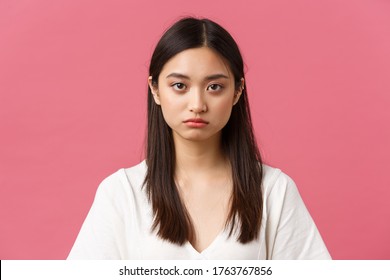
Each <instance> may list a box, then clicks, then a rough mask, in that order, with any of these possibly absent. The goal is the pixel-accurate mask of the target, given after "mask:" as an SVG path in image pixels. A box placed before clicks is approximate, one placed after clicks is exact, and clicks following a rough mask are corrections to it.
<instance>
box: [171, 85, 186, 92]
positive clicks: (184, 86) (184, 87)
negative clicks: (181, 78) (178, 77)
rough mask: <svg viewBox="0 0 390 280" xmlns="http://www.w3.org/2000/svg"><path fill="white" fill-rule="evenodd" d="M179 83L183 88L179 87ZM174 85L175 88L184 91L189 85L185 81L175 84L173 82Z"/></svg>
mask: <svg viewBox="0 0 390 280" xmlns="http://www.w3.org/2000/svg"><path fill="white" fill-rule="evenodd" d="M178 85H180V86H182V87H183V88H177V86H178ZM172 87H173V89H174V90H177V91H183V90H185V89H186V87H187V86H186V85H185V84H183V83H174V84H172Z"/></svg>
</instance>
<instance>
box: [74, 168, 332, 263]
mask: <svg viewBox="0 0 390 280" xmlns="http://www.w3.org/2000/svg"><path fill="white" fill-rule="evenodd" d="M263 166H264V169H263V170H264V171H263V172H264V175H263V184H262V190H263V199H264V201H263V204H264V205H263V206H264V207H263V217H262V223H261V228H260V233H259V236H258V238H257V239H256V240H254V241H252V242H249V243H247V244H241V243H240V242H238V241H237V240H236V238H237V235H232V236H231V237H230V238H229V237H228V233H227V231H228V229H227V230H225V231H222V232H221V233H220V234H219V235H218V236H217V237H216V238H215V239H214V241H213V242H212V243H211V244H210V245H209V247H207V248H206V249H205V250H204V251H202V252H198V251H196V250H195V249H194V248H193V247H192V245H191V244H190V243H189V242H187V243H185V244H184V245H183V246H179V245H176V244H173V243H170V242H168V241H164V240H162V239H161V238H159V237H158V236H157V235H156V233H155V232H151V225H152V222H153V212H152V207H151V204H150V203H149V202H148V199H147V196H146V191H145V188H142V183H143V181H144V178H145V174H146V168H147V166H146V163H145V161H143V162H141V163H140V164H138V165H136V166H134V167H132V168H127V169H120V170H118V171H117V172H115V173H114V174H112V175H111V176H109V177H107V178H106V179H105V180H103V182H102V183H101V184H100V186H99V188H98V190H97V192H96V196H95V200H94V202H93V205H92V207H91V209H90V211H89V213H88V215H87V218H86V219H85V221H84V224H83V225H82V228H81V230H80V233H79V235H78V237H77V239H76V242H75V244H74V246H73V248H72V250H71V252H70V254H69V256H68V259H134V260H142V259H187V260H188V259H237V260H238V259H330V255H329V253H328V251H327V249H326V247H325V244H324V242H323V241H322V239H321V236H320V234H319V232H318V230H317V228H316V226H315V224H314V222H313V220H312V218H311V217H310V214H309V213H308V211H307V209H306V207H305V205H304V203H303V201H302V199H301V197H300V195H299V192H298V190H297V187H296V185H295V183H294V182H293V180H292V179H291V178H290V177H288V176H287V175H286V174H284V173H283V172H281V171H280V170H279V169H276V168H272V167H270V166H267V165H263Z"/></svg>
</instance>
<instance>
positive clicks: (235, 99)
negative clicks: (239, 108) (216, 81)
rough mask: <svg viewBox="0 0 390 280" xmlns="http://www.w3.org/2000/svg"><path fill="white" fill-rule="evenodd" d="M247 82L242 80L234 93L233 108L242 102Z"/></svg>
mask: <svg viewBox="0 0 390 280" xmlns="http://www.w3.org/2000/svg"><path fill="white" fill-rule="evenodd" d="M244 86H245V81H244V78H241V85H240V87H239V88H238V89H237V90H236V92H235V93H234V100H233V106H234V105H236V104H237V102H238V100H240V97H241V94H242V91H243V90H244Z"/></svg>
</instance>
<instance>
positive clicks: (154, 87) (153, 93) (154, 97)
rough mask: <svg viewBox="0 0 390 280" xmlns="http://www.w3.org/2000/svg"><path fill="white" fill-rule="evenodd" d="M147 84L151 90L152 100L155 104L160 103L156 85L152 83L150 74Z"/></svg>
mask: <svg viewBox="0 0 390 280" xmlns="http://www.w3.org/2000/svg"><path fill="white" fill-rule="evenodd" d="M148 85H149V88H150V91H151V92H152V95H153V99H154V102H156V104H157V105H160V96H159V95H158V87H157V86H156V85H155V84H153V78H152V76H149V78H148Z"/></svg>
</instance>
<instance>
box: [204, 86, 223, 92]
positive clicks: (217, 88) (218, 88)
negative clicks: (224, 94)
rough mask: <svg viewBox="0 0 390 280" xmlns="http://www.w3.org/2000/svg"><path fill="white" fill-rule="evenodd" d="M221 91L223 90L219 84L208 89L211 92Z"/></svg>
mask: <svg viewBox="0 0 390 280" xmlns="http://www.w3.org/2000/svg"><path fill="white" fill-rule="evenodd" d="M221 89H222V86H221V85H218V84H211V85H209V86H208V87H207V90H210V91H219V90H221Z"/></svg>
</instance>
